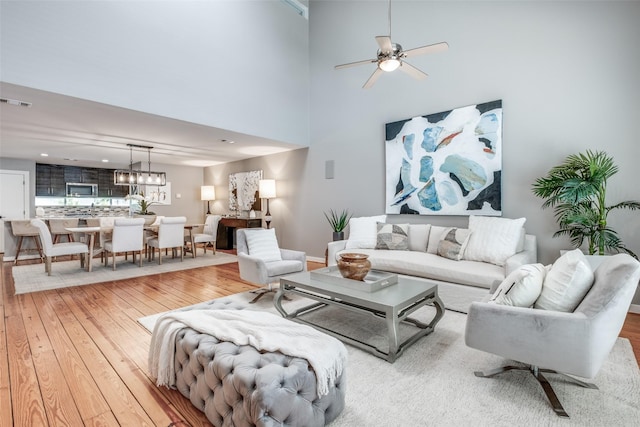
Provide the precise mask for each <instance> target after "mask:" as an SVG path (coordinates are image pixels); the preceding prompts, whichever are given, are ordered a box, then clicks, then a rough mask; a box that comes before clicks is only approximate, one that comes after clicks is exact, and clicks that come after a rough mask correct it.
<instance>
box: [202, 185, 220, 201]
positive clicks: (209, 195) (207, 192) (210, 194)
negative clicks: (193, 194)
mask: <svg viewBox="0 0 640 427" xmlns="http://www.w3.org/2000/svg"><path fill="white" fill-rule="evenodd" d="M215 199H216V187H214V186H213V185H203V186H201V187H200V200H215Z"/></svg>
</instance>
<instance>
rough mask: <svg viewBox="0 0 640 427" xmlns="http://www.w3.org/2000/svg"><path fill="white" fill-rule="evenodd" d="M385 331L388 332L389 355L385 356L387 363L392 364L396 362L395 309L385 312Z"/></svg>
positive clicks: (396, 323)
mask: <svg viewBox="0 0 640 427" xmlns="http://www.w3.org/2000/svg"><path fill="white" fill-rule="evenodd" d="M386 321H387V329H388V332H389V353H388V355H387V361H389V362H391V363H393V362H395V360H396V355H397V353H398V323H399V320H398V313H397V311H396V310H395V309H391V310H388V311H387V316H386Z"/></svg>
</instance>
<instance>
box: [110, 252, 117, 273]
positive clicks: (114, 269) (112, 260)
mask: <svg viewBox="0 0 640 427" xmlns="http://www.w3.org/2000/svg"><path fill="white" fill-rule="evenodd" d="M114 249H115V248H114ZM111 267H112V268H113V271H116V253H115V252H111Z"/></svg>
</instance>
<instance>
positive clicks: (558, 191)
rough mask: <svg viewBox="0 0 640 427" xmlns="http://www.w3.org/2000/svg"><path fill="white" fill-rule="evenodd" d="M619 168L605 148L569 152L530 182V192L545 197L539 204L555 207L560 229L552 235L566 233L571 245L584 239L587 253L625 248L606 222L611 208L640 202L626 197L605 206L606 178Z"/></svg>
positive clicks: (638, 205) (633, 206) (634, 206)
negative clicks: (531, 186)
mask: <svg viewBox="0 0 640 427" xmlns="http://www.w3.org/2000/svg"><path fill="white" fill-rule="evenodd" d="M617 172H618V167H617V166H616V165H615V163H614V162H613V158H612V157H611V156H609V155H608V154H607V153H606V152H604V151H595V152H594V151H590V150H587V151H586V152H585V153H580V154H573V155H570V156H568V157H567V158H566V159H565V160H564V162H563V163H562V164H560V165H558V166H555V167H553V168H552V169H551V170H550V171H549V173H548V174H547V175H546V176H545V177H542V178H538V179H537V180H536V181H535V183H534V184H533V193H534V194H535V195H536V196H538V197H540V198H542V199H544V200H545V201H544V203H543V204H542V208H543V209H544V208H548V207H552V208H554V213H555V218H556V221H557V222H558V225H559V226H560V229H559V230H558V231H556V232H555V234H554V235H553V237H558V236H563V235H567V236H568V237H569V238H570V239H571V243H572V244H573V246H574V247H576V248H578V247H580V246H582V244H583V243H584V242H585V241H586V243H587V248H588V252H589V255H593V254H596V253H597V254H598V255H604V254H605V253H606V252H626V253H628V254H629V255H631V256H633V257H634V258H636V259H637V258H638V257H637V255H636V254H634V253H633V252H632V251H631V250H629V249H628V248H627V247H625V245H624V243H623V242H622V240H621V239H620V237H618V234H617V233H616V232H615V231H614V230H613V229H612V228H611V227H610V226H609V225H608V224H607V216H608V214H609V212H611V211H612V210H614V209H631V210H636V209H640V202H638V201H635V200H627V201H624V202H619V203H616V204H614V205H610V206H607V204H606V191H607V180H608V179H609V178H611V177H612V176H613V175H615V174H616V173H617Z"/></svg>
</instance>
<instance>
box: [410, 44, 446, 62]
mask: <svg viewBox="0 0 640 427" xmlns="http://www.w3.org/2000/svg"><path fill="white" fill-rule="evenodd" d="M447 49H449V44H448V43H447V42H441V43H436V44H430V45H428V46H422V47H416V48H415V49H409V50H405V51H404V57H405V58H411V57H412V56H418V55H424V54H425V53H437V52H443V51H445V50H447Z"/></svg>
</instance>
